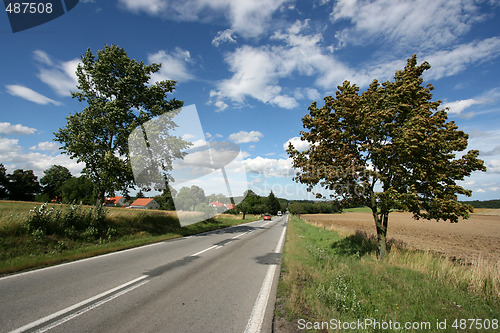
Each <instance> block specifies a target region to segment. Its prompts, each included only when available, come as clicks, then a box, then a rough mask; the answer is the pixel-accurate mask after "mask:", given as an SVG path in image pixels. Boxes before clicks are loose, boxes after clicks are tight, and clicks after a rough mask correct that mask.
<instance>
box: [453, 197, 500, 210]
mask: <svg viewBox="0 0 500 333" xmlns="http://www.w3.org/2000/svg"><path fill="white" fill-rule="evenodd" d="M461 202H462V203H464V204H468V205H471V206H472V207H474V208H490V209H495V208H500V200H498V199H496V200H485V201H479V200H473V201H461Z"/></svg>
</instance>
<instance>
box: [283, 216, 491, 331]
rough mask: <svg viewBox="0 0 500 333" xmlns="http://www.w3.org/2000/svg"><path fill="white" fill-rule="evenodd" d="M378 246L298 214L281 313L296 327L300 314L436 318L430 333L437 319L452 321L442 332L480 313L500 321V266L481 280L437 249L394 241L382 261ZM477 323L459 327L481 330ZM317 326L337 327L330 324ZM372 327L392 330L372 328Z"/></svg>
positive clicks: (287, 254)
mask: <svg viewBox="0 0 500 333" xmlns="http://www.w3.org/2000/svg"><path fill="white" fill-rule="evenodd" d="M375 250H376V245H375V243H374V241H373V240H372V239H370V238H369V237H367V236H366V235H364V234H355V235H351V236H340V235H339V234H338V233H336V232H333V231H329V230H324V229H321V228H317V227H314V226H312V225H309V224H307V223H305V222H303V221H302V220H299V219H298V218H296V217H292V218H291V221H290V223H289V225H288V230H287V239H286V243H285V249H284V254H283V264H282V272H281V277H280V282H279V285H278V301H277V307H276V317H277V318H282V319H284V320H281V322H288V325H289V326H290V327H295V328H298V327H299V326H298V323H299V322H298V320H299V319H303V320H305V321H307V322H329V323H330V320H332V319H335V320H339V321H341V322H353V321H357V320H358V319H359V320H361V321H364V320H365V319H367V318H369V319H373V320H375V321H379V322H386V323H387V322H389V321H392V322H396V321H397V322H398V323H406V322H411V323H415V322H419V323H421V322H429V323H430V324H431V325H432V326H431V327H432V329H431V331H436V330H437V328H436V321H437V320H439V321H443V320H445V319H446V320H447V329H446V330H439V331H440V332H452V331H454V332H456V331H457V329H455V328H453V327H452V324H453V322H454V321H455V320H456V319H458V320H460V319H464V318H465V319H467V318H480V319H483V321H485V320H487V321H489V322H490V323H491V322H492V321H493V320H496V323H497V324H498V320H499V319H500V294H499V292H500V290H499V285H498V282H499V280H498V279H499V276H500V275H499V271H498V267H496V270H495V269H493V270H491V271H487V272H486V271H485V272H483V273H482V277H481V278H480V279H476V278H475V277H474V275H477V274H478V273H477V271H478V269H477V268H474V267H470V266H462V265H459V264H457V263H452V262H450V261H448V260H447V259H446V258H442V257H440V256H438V255H435V254H432V253H428V252H427V253H424V252H419V251H408V250H405V249H401V248H398V247H397V246H395V245H393V246H392V248H391V251H390V253H389V254H388V255H387V257H386V259H385V260H384V261H382V262H380V261H377V260H376V255H375ZM277 323H278V324H279V323H280V320H277ZM337 323H338V322H337ZM458 323H459V322H458ZM327 328H330V330H327ZM476 328H477V327H472V328H471V329H469V328H468V327H467V329H458V330H459V331H460V332H469V331H470V332H475V331H477V332H479V331H482V330H481V329H476ZM312 331H318V332H327V331H335V330H334V329H333V327H332V326H328V325H327V326H326V327H325V326H324V327H323V328H319V329H317V330H314V329H313V330H312ZM339 331H342V332H349V331H352V332H359V331H363V330H358V329H353V330H349V329H342V330H339ZM365 331H367V332H377V331H384V332H386V331H391V330H383V329H379V330H377V327H368V328H366V329H365ZM416 331H418V330H416ZM278 332H279V330H278ZM398 332H411V330H405V329H400V330H399V331H398Z"/></svg>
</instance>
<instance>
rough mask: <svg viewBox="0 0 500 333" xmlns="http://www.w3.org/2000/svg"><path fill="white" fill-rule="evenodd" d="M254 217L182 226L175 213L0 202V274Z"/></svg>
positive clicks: (244, 221) (230, 217) (222, 219)
mask: <svg viewBox="0 0 500 333" xmlns="http://www.w3.org/2000/svg"><path fill="white" fill-rule="evenodd" d="M258 219H259V217H258V216H252V215H247V218H246V219H245V220H242V219H241V218H240V217H237V216H234V215H231V216H228V217H226V216H224V215H221V216H217V217H215V218H212V219H209V220H207V221H202V222H199V223H196V224H192V225H189V226H186V227H181V226H180V224H179V220H178V218H177V214H176V212H168V211H158V210H140V209H124V208H106V209H105V210H104V211H100V210H97V212H96V210H95V209H94V208H93V207H91V206H73V205H60V204H48V205H47V204H43V205H41V204H37V203H33V202H7V201H0V274H2V273H10V272H15V271H19V270H25V269H28V268H35V267H43V266H47V265H52V264H55V263H59V262H63V261H69V260H76V259H80V258H85V257H89V256H94V255H98V254H103V253H108V252H112V251H117V250H121V249H126V248H130V247H135V246H140V245H144V244H148V243H152V242H159V241H162V240H167V239H172V238H177V237H182V236H187V235H193V234H196V233H200V232H205V231H209V230H214V229H220V228H224V227H228V226H232V225H236V224H241V223H246V222H250V221H255V220H258Z"/></svg>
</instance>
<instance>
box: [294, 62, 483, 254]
mask: <svg viewBox="0 0 500 333" xmlns="http://www.w3.org/2000/svg"><path fill="white" fill-rule="evenodd" d="M429 68H430V65H429V64H428V63H427V62H424V63H422V64H421V65H420V66H417V58H416V56H415V55H414V56H413V57H412V58H411V59H408V63H407V65H406V67H405V68H404V70H402V71H397V72H396V74H395V77H394V81H392V82H390V81H388V82H384V83H383V84H379V82H378V81H377V80H374V81H373V83H372V84H371V85H370V86H369V88H368V89H367V90H366V91H365V92H363V93H362V94H359V93H358V91H359V88H358V87H357V86H356V85H352V84H351V83H350V82H348V81H345V82H344V83H343V85H342V86H339V87H338V91H337V92H336V96H335V97H332V96H327V97H325V99H324V100H325V105H324V106H323V107H321V108H318V107H317V105H316V102H314V103H312V104H311V106H310V107H309V114H307V115H305V116H304V117H303V118H302V122H303V126H304V128H305V129H306V130H305V131H302V132H301V135H302V137H301V139H302V140H306V141H307V142H309V143H310V147H309V149H308V150H305V151H303V152H299V151H298V150H296V149H294V147H293V146H292V145H290V146H289V149H288V153H289V155H290V156H291V158H292V159H293V167H295V168H297V169H299V170H300V171H299V172H298V173H297V176H296V177H295V178H294V179H295V180H296V181H297V182H301V183H304V184H307V185H309V190H310V191H311V190H312V189H313V187H314V186H316V185H319V186H320V187H323V188H325V189H326V190H331V191H333V192H334V193H335V194H333V195H332V196H333V197H334V198H335V199H336V200H338V201H339V203H341V204H342V205H344V206H346V205H349V204H352V203H358V204H361V205H366V206H368V207H370V208H371V211H372V213H373V218H374V221H375V226H376V231H377V236H378V256H379V258H383V257H384V255H385V253H386V236H387V227H388V220H389V213H390V211H391V209H392V208H404V209H406V210H408V211H410V212H411V213H413V216H414V218H416V219H419V218H425V219H437V220H440V219H442V220H449V221H450V222H457V221H458V219H459V218H460V217H462V218H468V216H469V212H470V211H472V207H471V206H469V205H466V204H463V203H460V202H458V201H457V194H462V195H467V196H470V195H471V191H470V190H466V189H464V188H463V187H461V186H459V185H457V183H456V181H460V180H463V179H464V177H466V176H469V175H470V174H471V173H472V172H473V171H476V170H482V171H485V170H486V168H485V167H484V165H483V161H481V160H480V159H478V158H477V157H478V151H476V150H471V151H468V152H467V153H465V154H463V155H462V157H460V158H456V155H455V153H456V152H461V151H463V150H465V149H466V148H467V140H468V135H467V134H466V133H464V132H463V131H460V130H458V127H457V125H456V124H455V123H454V122H453V121H447V112H446V110H445V109H439V106H440V104H441V101H436V102H433V101H431V99H432V94H431V91H432V90H433V89H434V88H433V86H432V85H431V84H428V85H427V86H423V79H422V73H423V72H424V71H425V70H427V69H429ZM317 196H318V197H321V194H317Z"/></svg>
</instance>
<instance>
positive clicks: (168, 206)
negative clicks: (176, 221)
mask: <svg viewBox="0 0 500 333" xmlns="http://www.w3.org/2000/svg"><path fill="white" fill-rule="evenodd" d="M176 194H177V191H176V190H175V189H174V188H172V187H167V188H166V189H165V190H163V193H162V194H160V195H157V196H156V197H155V198H154V199H155V201H156V202H157V203H158V204H159V205H160V209H163V210H171V211H174V210H175V204H174V198H175V196H176Z"/></svg>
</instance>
